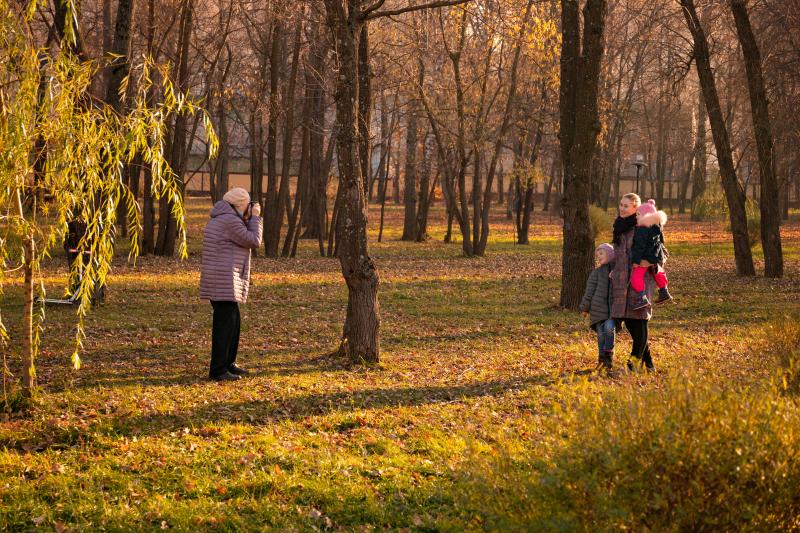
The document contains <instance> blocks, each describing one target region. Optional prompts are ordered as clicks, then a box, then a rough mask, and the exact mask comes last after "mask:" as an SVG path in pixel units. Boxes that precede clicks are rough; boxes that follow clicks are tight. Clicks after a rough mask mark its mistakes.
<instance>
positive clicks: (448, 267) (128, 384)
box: [0, 199, 800, 531]
mask: <svg viewBox="0 0 800 533" xmlns="http://www.w3.org/2000/svg"><path fill="white" fill-rule="evenodd" d="M190 207H191V209H190V214H191V221H190V257H189V259H188V260H186V261H179V260H173V259H162V258H152V257H145V258H140V259H139V260H138V261H137V264H136V266H135V267H133V266H132V265H131V264H129V263H128V262H127V261H126V258H125V255H124V253H122V254H121V255H120V258H119V260H118V263H117V265H116V267H115V271H114V273H113V279H112V281H111V284H110V288H109V291H108V297H107V301H106V303H105V304H104V305H102V306H100V307H99V308H97V309H96V310H95V311H93V312H92V314H91V315H90V317H89V319H88V320H87V326H88V335H89V337H88V339H87V340H86V342H85V349H84V351H83V356H82V358H83V368H82V369H81V370H79V371H74V370H72V369H71V368H70V367H69V353H70V350H71V342H72V339H73V323H74V310H72V309H70V308H48V310H47V329H46V332H45V340H44V343H43V347H42V352H41V354H40V357H39V361H38V371H39V376H40V382H41V384H42V387H43V390H42V394H41V403H40V405H38V406H37V407H36V408H35V410H34V412H33V414H32V415H31V416H28V417H19V416H16V415H3V418H2V419H0V447H1V449H0V528H4V529H9V530H20V529H23V530H24V529H34V528H37V527H40V528H44V529H45V530H49V529H53V528H55V529H56V530H64V529H69V528H71V529H74V530H96V529H103V528H105V529H112V530H120V529H125V530H127V529H160V528H172V529H179V530H214V529H220V530H233V529H273V528H279V529H290V530H291V529H296V530H310V529H316V528H319V529H326V528H329V529H346V530H350V529H365V530H370V529H385V528H390V529H403V528H409V529H411V530H454V531H458V530H464V529H481V528H491V527H499V526H496V523H495V522H490V521H488V515H489V514H490V511H489V510H490V509H491V513H492V516H495V515H497V513H498V512H499V513H501V514H502V512H507V513H511V514H513V513H514V510H513V509H511V510H506V511H502V510H501V511H497V509H496V508H495V507H496V506H495V505H494V503H493V502H495V503H496V500H495V497H494V495H495V494H500V493H503V492H508V491H512V492H513V490H514V487H512V486H503V482H502V480H503V479H504V478H502V477H500V478H497V479H499V480H500V481H497V479H496V480H495V481H494V482H487V483H485V485H483V486H482V488H478V489H476V482H475V479H476V478H477V477H480V476H477V474H476V468H478V467H477V466H476V465H478V464H480V463H482V461H484V460H486V459H487V458H492V457H500V456H503V457H527V458H529V459H530V458H532V459H530V461H528V462H531V461H533V462H535V461H537V460H546V459H547V458H548V457H552V456H554V455H555V454H556V453H557V450H559V449H561V448H559V446H561V445H560V444H554V439H555V440H558V439H559V438H560V435H559V433H560V432H559V430H558V429H557V428H558V427H559V421H560V417H563V416H564V414H563V409H564V407H565V406H568V405H569V401H568V400H567V398H568V397H570V398H572V397H573V396H574V395H575V394H576V391H582V392H581V394H584V393H585V394H590V395H594V396H597V397H599V398H602V397H604V396H606V395H608V397H612V396H614V395H615V394H617V393H619V392H624V393H626V394H633V395H639V393H640V392H641V394H655V395H659V394H663V395H667V394H671V392H670V391H672V390H673V389H674V387H675V383H676V381H677V382H678V383H680V382H681V380H682V379H685V377H686V376H690V377H691V380H693V381H699V382H703V383H736V384H740V385H741V386H742V387H748V388H750V387H752V388H754V389H756V390H760V388H764V387H766V386H767V385H766V384H767V383H769V381H770V379H771V378H772V377H773V376H774V375H775V369H776V366H777V363H776V358H775V354H774V353H773V351H774V350H772V349H771V348H770V346H774V343H773V344H770V338H771V336H772V335H773V332H774V331H775V329H774V328H775V327H776V324H778V323H780V320H781V317H782V316H784V315H791V314H792V313H796V312H797V311H798V302H800V298H799V296H800V224H799V223H798V221H797V214H796V213H795V214H794V215H793V220H792V221H791V222H790V223H788V224H787V225H785V226H784V227H783V230H782V234H783V239H784V241H783V242H784V253H785V259H786V276H785V277H784V278H783V279H781V280H768V279H764V278H763V277H758V278H755V279H738V278H736V277H735V276H734V275H733V273H734V263H733V256H732V246H731V244H730V237H729V235H727V234H726V233H725V231H724V224H723V223H713V222H709V223H699V224H698V223H690V222H689V221H688V220H687V219H685V218H683V217H679V216H676V217H674V218H673V220H672V221H671V222H670V223H669V224H668V226H667V228H666V236H667V239H668V244H669V246H670V252H671V254H672V259H671V260H670V263H669V265H668V271H669V274H670V280H671V288H672V292H673V294H674V295H675V297H676V303H675V304H673V305H668V306H664V307H661V308H658V309H657V310H656V313H655V317H654V320H653V321H652V322H651V336H652V348H653V353H654V360H655V364H656V366H657V368H658V369H659V372H658V373H657V374H656V375H654V376H646V375H642V374H640V373H632V374H631V373H628V372H626V371H623V370H622V363H623V362H624V359H625V354H627V352H628V351H629V350H630V343H629V341H628V340H627V339H625V338H623V339H622V340H621V342H620V343H619V345H618V348H617V354H618V355H617V358H616V360H615V367H616V369H617V372H616V373H615V374H614V375H613V376H612V377H600V376H597V375H595V374H592V373H591V372H590V370H591V369H592V367H593V366H594V363H595V360H596V357H597V356H596V344H595V338H594V336H593V334H592V332H590V331H589V330H588V329H587V327H586V324H585V322H584V320H583V319H582V318H581V317H580V315H578V314H577V313H574V312H568V311H564V310H561V309H559V308H558V307H557V305H556V304H557V302H558V294H559V276H560V271H561V265H560V247H561V242H560V226H559V224H558V219H557V218H554V217H549V216H548V215H546V214H541V213H538V212H537V214H536V218H535V221H534V225H533V229H532V239H531V244H530V245H529V246H517V245H515V244H514V243H513V238H512V226H511V225H510V224H509V223H508V222H507V221H506V220H505V218H504V217H503V216H502V214H500V213H498V214H495V215H494V218H493V225H492V242H490V245H489V251H488V255H487V257H485V258H475V259H465V258H463V257H461V254H460V245H459V244H444V243H443V242H442V236H443V234H444V229H445V228H444V225H443V218H444V216H443V213H442V211H441V208H439V209H435V210H434V212H433V215H432V216H433V225H432V228H431V236H432V239H431V240H430V241H429V242H427V243H425V244H416V243H404V242H400V241H399V240H398V239H399V235H400V233H401V227H400V226H401V224H402V209H401V208H400V207H396V206H389V207H388V209H387V228H386V230H385V231H384V239H383V240H384V242H383V243H377V242H375V240H376V235H377V231H376V230H377V228H376V227H375V226H376V224H375V221H376V220H377V219H378V217H377V212H376V211H373V214H372V216H371V221H372V228H371V229H372V237H373V239H372V240H373V242H372V244H371V253H372V255H373V256H374V258H375V259H376V262H377V265H378V269H379V274H380V277H381V285H380V305H381V319H382V325H381V359H382V361H381V363H380V365H379V366H377V367H369V368H364V367H358V366H356V367H348V366H346V365H344V364H343V362H342V361H341V360H338V359H336V358H334V357H331V356H329V355H328V354H329V353H330V352H331V351H332V350H334V349H335V348H336V346H337V341H338V337H339V333H340V331H341V323H342V319H343V312H344V306H345V302H346V289H345V287H344V284H343V282H342V279H341V274H340V271H339V265H338V261H335V260H331V259H323V258H319V257H318V256H317V255H316V253H315V247H316V243H315V242H312V241H303V242H302V243H301V250H300V251H299V253H298V257H297V258H296V259H280V260H268V259H264V258H263V257H257V258H255V259H254V262H253V283H252V288H251V293H250V302H249V303H248V304H246V305H245V306H243V307H242V323H243V331H242V337H241V338H242V340H241V345H240V352H239V353H240V362H241V364H242V365H243V366H246V367H247V368H249V369H251V370H252V371H253V372H254V375H253V376H252V377H250V378H248V379H246V380H244V381H240V382H238V383H232V384H231V383H228V384H216V383H209V382H208V381H207V380H206V379H205V378H206V375H207V364H208V359H209V351H210V325H211V312H210V311H211V308H210V306H209V305H208V303H206V302H203V301H201V300H199V299H198V297H197V285H198V281H199V271H198V267H199V259H200V244H201V235H202V231H201V230H202V226H203V224H204V223H205V216H206V212H207V209H208V201H207V200H200V199H193V200H191V203H190ZM759 253H760V251H759V250H758V248H756V256H757V258H758V257H759ZM758 260H759V261H760V259H758ZM758 266H759V267H760V266H762V265H761V264H760V263H759V265H758ZM65 276H66V266H65V264H64V260H63V259H62V258H60V257H57V258H55V259H54V260H53V261H52V263H51V264H50V265H49V266H48V277H47V280H46V282H47V286H48V289H49V290H50V291H51V293H57V292H60V291H62V290H63V278H64V277H65ZM20 307H21V290H20V286H19V284H18V283H17V284H11V285H9V286H6V287H5V294H4V296H3V302H2V312H3V316H4V317H5V320H7V321H8V322H10V323H11V326H12V327H11V333H12V346H11V347H10V352H9V351H8V350H6V351H7V353H6V356H7V360H8V365H9V368H10V369H11V371H12V372H14V374H15V375H18V374H19V372H18V370H19V367H18V361H19V340H18V339H19V336H20V330H19V329H18V327H19V315H20ZM656 397H658V396H656ZM570 401H571V400H570ZM620 409H624V406H623V407H620ZM643 416H646V414H645V415H643ZM587 423H589V422H587ZM595 423H596V421H595ZM554 428H555V429H554ZM565 432H566V430H565ZM565 436H566V435H565ZM562 448H563V446H562ZM554 450H556V451H554ZM476 476H477V477H476ZM476 490H477V494H478V496H477V497H476V492H475V491H476ZM626 520H629V521H631V523H633V522H634V517H632V516H627V517H626V516H624V515H623V516H622V517H621V518H620V522H619V523H620V524H625V523H626ZM564 523H575V522H564ZM577 523H578V524H581V527H582V528H584V527H585V528H590V526H591V519H586V518H581V519H579V521H578V522H577ZM491 524H495V525H494V526H493V525H491ZM530 524H533V525H538V526H541V528H553V529H557V528H558V524H557V523H555V522H553V523H544V522H542V523H537V522H536V521H535V520H534V521H533V522H531V523H530ZM530 524H529V525H530ZM548 524H549V525H548Z"/></svg>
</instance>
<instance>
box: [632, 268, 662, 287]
mask: <svg viewBox="0 0 800 533" xmlns="http://www.w3.org/2000/svg"><path fill="white" fill-rule="evenodd" d="M648 270H650V268H649V267H643V266H634V267H633V273H632V274H631V287H632V288H633V290H635V291H636V292H642V291H643V290H644V289H645V285H644V276H645V274H647V271H648ZM653 277H654V278H655V280H656V285H658V288H659V289H663V288H664V287H666V286H667V273H666V272H664V271H663V270H660V269H659V271H658V272H656V274H655V275H653Z"/></svg>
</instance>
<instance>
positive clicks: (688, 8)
mask: <svg viewBox="0 0 800 533" xmlns="http://www.w3.org/2000/svg"><path fill="white" fill-rule="evenodd" d="M681 6H682V7H683V14H684V17H685V18H686V23H687V24H688V26H689V31H690V32H691V33H692V37H693V39H694V58H695V65H696V66H697V74H698V77H699V78H700V87H701V88H702V91H703V99H704V100H705V104H706V111H707V112H708V117H709V120H710V122H711V134H712V136H713V138H714V146H715V147H716V151H717V160H718V161H719V170H720V175H721V177H722V186H723V188H724V189H725V197H726V198H727V200H728V211H729V212H730V222H731V231H732V233H733V253H734V256H735V258H736V273H737V274H738V275H739V276H754V275H755V267H754V266H753V254H752V251H751V249H750V237H749V235H748V232H747V213H746V212H745V195H744V191H743V190H742V186H741V185H740V184H739V181H738V179H737V178H736V168H735V166H734V164H733V155H732V151H731V144H730V139H729V138H728V130H727V129H726V126H725V124H726V122H725V119H724V117H723V116H722V108H721V107H720V105H719V95H718V93H717V85H716V82H715V80H714V73H713V72H712V70H711V57H710V52H709V49H708V41H707V39H706V34H705V30H703V27H702V26H701V24H700V19H699V18H698V16H697V10H696V9H695V6H694V0H681Z"/></svg>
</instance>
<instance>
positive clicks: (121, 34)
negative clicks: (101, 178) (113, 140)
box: [104, 0, 135, 237]
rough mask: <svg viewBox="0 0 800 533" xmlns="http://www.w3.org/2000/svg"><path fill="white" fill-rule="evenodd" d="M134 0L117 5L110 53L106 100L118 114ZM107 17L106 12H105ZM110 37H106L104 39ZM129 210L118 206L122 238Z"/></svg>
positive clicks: (125, 176) (124, 174) (124, 173)
mask: <svg viewBox="0 0 800 533" xmlns="http://www.w3.org/2000/svg"><path fill="white" fill-rule="evenodd" d="M134 5H135V4H134V0H119V2H118V3H117V20H116V23H115V25H114V41H113V44H112V48H111V49H110V50H109V49H108V48H106V50H107V51H110V52H111V53H112V55H113V60H112V62H111V67H110V69H109V71H108V73H107V78H108V84H107V86H106V94H105V100H106V103H107V104H108V105H110V106H111V108H112V109H113V110H114V111H115V112H116V113H117V114H118V115H122V114H124V113H125V109H124V107H125V106H123V104H122V98H121V96H120V94H119V93H120V89H122V81H123V80H124V79H125V78H126V77H127V76H128V72H130V55H131V20H132V19H133V11H134V9H135V7H134ZM104 15H105V12H104ZM106 37H108V35H104V38H106ZM128 167H129V165H128V164H125V165H124V167H123V168H122V169H121V176H120V178H121V182H122V186H123V187H130V170H129V168H128ZM127 216H128V210H127V206H126V205H125V202H120V203H119V205H118V206H117V224H118V225H119V228H120V234H121V236H123V237H124V236H126V235H127V234H128V224H127Z"/></svg>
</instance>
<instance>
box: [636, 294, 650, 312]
mask: <svg viewBox="0 0 800 533" xmlns="http://www.w3.org/2000/svg"><path fill="white" fill-rule="evenodd" d="M648 305H650V300H648V299H647V293H646V292H645V291H642V292H639V293H636V301H634V303H633V310H634V311H636V310H638V309H644V308H645V307H647V306H648Z"/></svg>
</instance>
